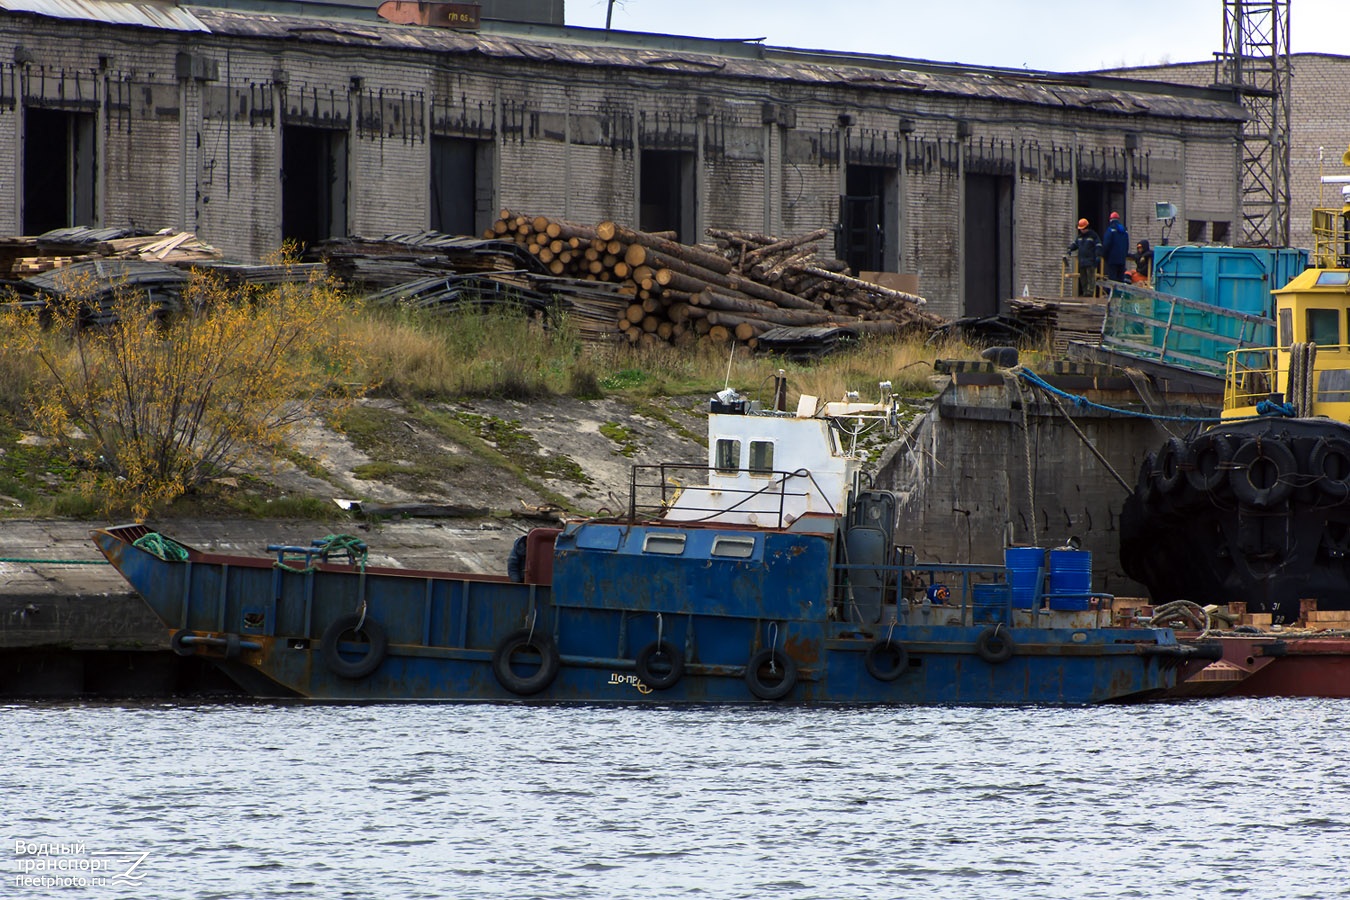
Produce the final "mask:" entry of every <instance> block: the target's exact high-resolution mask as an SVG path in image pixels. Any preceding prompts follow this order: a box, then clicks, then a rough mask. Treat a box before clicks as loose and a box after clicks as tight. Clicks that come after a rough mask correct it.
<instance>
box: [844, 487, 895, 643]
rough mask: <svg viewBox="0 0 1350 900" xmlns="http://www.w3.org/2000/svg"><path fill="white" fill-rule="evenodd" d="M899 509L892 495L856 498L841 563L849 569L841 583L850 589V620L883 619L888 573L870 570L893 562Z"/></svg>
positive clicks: (881, 493) (871, 493)
mask: <svg viewBox="0 0 1350 900" xmlns="http://www.w3.org/2000/svg"><path fill="white" fill-rule="evenodd" d="M898 507H899V504H898V502H897V501H896V499H895V494H893V493H891V492H890V491H865V492H863V493H860V494H858V495H857V497H856V498H855V499H854V501H853V505H852V507H851V508H850V510H849V515H848V518H847V520H846V525H845V528H846V531H845V532H844V543H843V559H841V560H840V563H841V564H843V565H845V566H847V568H845V569H844V570H843V575H844V578H843V579H842V580H843V581H844V582H845V583H846V584H847V586H848V590H847V592H846V594H845V596H846V597H847V602H848V613H849V618H850V619H851V620H855V617H856V621H859V622H863V623H870V622H877V621H879V620H880V619H881V606H882V603H883V602H884V601H885V598H886V588H887V583H886V581H887V572H886V570H885V569H883V568H869V567H870V566H877V567H881V566H886V565H889V564H890V562H891V547H892V546H894V543H895V542H894V538H895V516H896V510H897V509H898ZM859 566H861V567H862V568H857V567H859Z"/></svg>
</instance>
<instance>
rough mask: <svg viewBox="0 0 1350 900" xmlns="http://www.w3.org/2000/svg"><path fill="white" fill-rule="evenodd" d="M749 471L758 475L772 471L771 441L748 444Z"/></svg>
mask: <svg viewBox="0 0 1350 900" xmlns="http://www.w3.org/2000/svg"><path fill="white" fill-rule="evenodd" d="M750 471H751V472H754V473H756V474H759V475H768V474H769V473H770V472H772V471H773V441H751V442H750Z"/></svg>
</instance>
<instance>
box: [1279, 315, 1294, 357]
mask: <svg viewBox="0 0 1350 900" xmlns="http://www.w3.org/2000/svg"><path fill="white" fill-rule="evenodd" d="M1293 345H1294V311H1293V310H1292V309H1289V308H1288V307H1285V308H1284V309H1282V310H1280V346H1281V347H1283V348H1285V349H1286V350H1287V349H1289V348H1290V347H1292V346H1293Z"/></svg>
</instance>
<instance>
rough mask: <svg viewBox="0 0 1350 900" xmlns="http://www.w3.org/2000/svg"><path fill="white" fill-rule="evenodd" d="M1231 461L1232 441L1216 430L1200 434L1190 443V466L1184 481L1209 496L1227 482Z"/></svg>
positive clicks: (1197, 491)
mask: <svg viewBox="0 0 1350 900" xmlns="http://www.w3.org/2000/svg"><path fill="white" fill-rule="evenodd" d="M1232 462H1233V442H1232V441H1230V440H1228V437H1227V435H1224V434H1220V433H1219V432H1217V431H1210V432H1206V433H1205V434H1202V435H1200V436H1199V437H1198V438H1196V439H1195V441H1194V442H1193V443H1192V444H1191V467H1190V469H1189V470H1188V471H1187V472H1186V481H1187V483H1188V484H1190V486H1191V487H1192V488H1193V489H1194V490H1195V491H1196V493H1199V494H1203V495H1205V496H1210V495H1213V494H1215V493H1217V492H1218V491H1220V490H1222V489H1223V487H1224V485H1226V484H1227V483H1228V472H1229V466H1230V465H1231V463H1232Z"/></svg>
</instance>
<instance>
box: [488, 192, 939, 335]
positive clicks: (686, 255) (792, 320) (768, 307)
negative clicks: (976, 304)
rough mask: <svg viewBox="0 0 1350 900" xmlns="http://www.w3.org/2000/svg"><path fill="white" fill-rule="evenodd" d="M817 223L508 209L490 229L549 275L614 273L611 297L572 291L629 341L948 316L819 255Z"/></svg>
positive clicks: (577, 302) (583, 307)
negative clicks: (684, 234)
mask: <svg viewBox="0 0 1350 900" xmlns="http://www.w3.org/2000/svg"><path fill="white" fill-rule="evenodd" d="M828 235H829V231H828V230H826V229H821V230H819V231H813V232H810V233H809V234H805V235H801V236H798V237H794V238H786V239H779V238H777V237H774V236H771V235H762V234H755V233H751V232H742V231H728V230H723V229H714V228H710V229H708V236H709V237H711V238H713V240H714V241H715V243H714V244H710V245H709V244H697V245H695V244H681V243H678V242H677V241H675V240H674V239H673V238H672V236H670V235H669V234H657V233H651V232H644V231H634V230H632V229H629V228H625V227H623V226H621V225H618V224H616V223H614V222H601V223H600V224H598V225H595V226H588V225H580V224H577V223H574V222H567V221H564V220H561V219H553V218H549V217H547V216H526V215H521V214H517V213H513V212H511V211H510V210H502V211H501V215H500V217H499V218H498V219H497V221H496V222H494V223H493V224H492V226H491V227H490V228H489V229H488V230H487V231H486V232H484V237H487V238H494V239H500V240H508V239H509V240H512V241H514V242H515V243H517V244H518V245H520V246H521V247H524V248H525V250H526V252H528V253H529V254H530V255H531V256H533V257H535V258H536V259H537V260H538V262H539V263H540V265H541V266H543V267H544V268H546V269H547V270H548V271H549V272H550V273H551V274H552V275H554V276H557V277H560V278H569V279H573V280H590V281H599V282H608V283H610V284H611V285H614V286H615V289H614V291H613V293H612V294H611V295H610V296H609V297H605V298H594V299H592V298H585V297H575V296H574V297H573V305H574V308H576V309H577V310H578V311H579V312H581V313H583V314H584V315H585V316H586V317H587V318H588V319H590V320H592V321H593V322H598V321H603V320H605V319H608V321H609V322H610V323H612V324H611V325H610V326H609V328H610V329H612V332H613V333H614V334H615V335H616V336H621V337H622V339H623V340H626V341H627V342H629V343H631V344H639V345H654V344H659V343H672V344H686V343H689V342H692V341H694V340H697V339H699V338H700V337H706V338H707V339H709V340H713V341H720V342H726V341H730V340H733V339H734V340H737V341H740V342H743V343H746V344H748V345H749V346H752V347H753V346H755V345H756V344H757V343H758V338H759V336H760V335H762V334H764V333H765V332H766V331H769V330H770V329H774V328H779V327H781V326H830V327H839V328H847V329H848V330H850V331H851V332H853V333H855V334H893V333H895V332H898V331H900V330H902V329H906V328H920V329H925V330H926V329H929V328H933V327H935V326H937V325H939V324H941V323H942V319H941V318H940V317H938V316H936V315H933V314H932V313H929V312H927V311H925V310H924V303H925V301H924V299H923V298H922V297H918V296H916V295H914V294H907V293H904V292H902V291H895V290H891V289H889V288H885V287H882V286H881V285H877V284H873V283H871V282H868V281H863V280H861V279H858V278H855V277H853V276H851V275H849V274H847V273H846V272H845V271H843V269H844V266H843V265H842V264H841V263H839V262H837V261H833V260H822V259H820V258H819V257H818V256H817V246H816V245H817V242H818V241H820V240H823V239H824V238H825V237H827V236H828Z"/></svg>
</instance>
